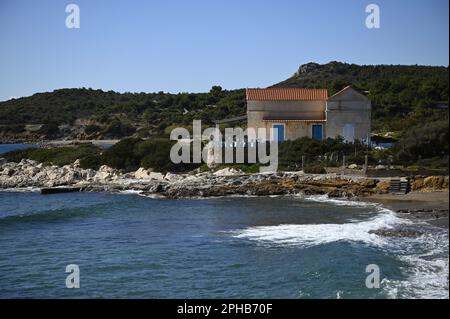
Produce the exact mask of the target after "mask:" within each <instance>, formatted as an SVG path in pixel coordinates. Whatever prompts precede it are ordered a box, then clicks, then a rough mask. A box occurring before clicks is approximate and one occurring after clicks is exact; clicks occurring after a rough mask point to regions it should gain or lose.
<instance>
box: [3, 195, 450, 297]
mask: <svg viewBox="0 0 450 319" xmlns="http://www.w3.org/2000/svg"><path fill="white" fill-rule="evenodd" d="M397 227H402V228H405V227H406V228H408V227H409V228H414V229H417V228H419V229H420V230H421V231H422V232H423V235H421V236H419V237H415V238H387V237H381V236H378V235H376V234H373V233H370V231H371V230H376V229H384V228H397ZM69 265H76V267H77V274H78V276H79V288H68V285H67V283H66V281H67V279H68V276H70V275H71V274H72V273H71V272H70V268H69V270H67V269H68V268H67V267H68V266H69ZM66 271H69V272H66ZM367 281H369V284H367ZM448 297H449V293H448V230H447V229H442V228H435V227H433V226H430V225H427V224H425V223H423V224H421V223H418V222H416V221H415V222H414V223H412V222H411V221H409V220H407V219H402V218H399V217H398V216H396V215H395V213H393V212H392V211H390V210H388V209H385V208H383V207H381V206H378V205H376V204H369V203H364V202H357V201H348V200H337V199H330V198H328V197H326V196H302V195H297V196H282V197H227V198H212V199H178V200H172V199H170V200H169V199H162V198H149V197H144V196H140V195H139V194H137V193H134V192H125V193H117V194H111V193H66V194H55V195H41V194H40V193H39V192H38V191H36V190H33V189H23V190H20V191H19V190H17V189H15V190H9V191H8V190H7V191H2V192H0V298H327V299H336V298H337V299H340V298H342V299H346V298H352V299H353V298H358V299H359V298H448Z"/></svg>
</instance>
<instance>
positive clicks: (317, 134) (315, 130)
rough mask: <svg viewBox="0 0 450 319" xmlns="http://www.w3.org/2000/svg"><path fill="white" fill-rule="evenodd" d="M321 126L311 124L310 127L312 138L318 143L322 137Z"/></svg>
mask: <svg viewBox="0 0 450 319" xmlns="http://www.w3.org/2000/svg"><path fill="white" fill-rule="evenodd" d="M322 135H323V134H322V125H320V124H313V126H312V138H313V139H315V140H318V141H321V140H322V138H323V136H322Z"/></svg>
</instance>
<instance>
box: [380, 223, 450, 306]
mask: <svg viewBox="0 0 450 319" xmlns="http://www.w3.org/2000/svg"><path fill="white" fill-rule="evenodd" d="M418 248H419V250H421V251H423V252H417V249H418ZM392 250H393V252H394V253H396V255H397V256H398V259H399V260H401V261H402V262H404V263H405V264H406V265H408V266H407V267H402V272H403V273H404V274H405V275H406V276H407V279H406V280H389V279H384V280H383V281H382V283H381V284H382V288H383V289H384V290H385V291H386V292H387V295H388V296H389V297H390V298H430V299H438V298H439V299H448V298H449V290H448V288H449V287H448V276H449V268H448V267H449V262H448V231H445V230H442V231H441V232H440V233H434V234H433V235H430V234H428V235H424V236H421V237H419V238H417V239H403V240H401V241H400V242H399V243H398V244H397V246H396V247H392Z"/></svg>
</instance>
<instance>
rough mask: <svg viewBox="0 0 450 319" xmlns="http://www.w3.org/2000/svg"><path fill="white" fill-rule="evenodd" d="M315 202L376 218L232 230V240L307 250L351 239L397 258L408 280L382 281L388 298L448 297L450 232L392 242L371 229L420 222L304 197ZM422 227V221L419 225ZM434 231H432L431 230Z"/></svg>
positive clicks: (325, 198) (356, 203) (343, 202)
mask: <svg viewBox="0 0 450 319" xmlns="http://www.w3.org/2000/svg"><path fill="white" fill-rule="evenodd" d="M301 197H302V199H304V200H307V201H315V202H327V203H330V204H332V205H338V206H357V207H373V208H374V210H376V211H377V213H378V214H377V215H376V216H375V217H372V218H369V219H366V220H363V221H353V222H349V223H345V224H303V225H286V224H284V225H275V226H255V227H248V228H245V229H241V230H234V231H231V232H230V234H231V236H232V237H234V238H237V239H244V240H249V241H253V242H256V243H257V244H259V245H262V246H272V247H274V246H275V247H277V246H282V247H285V246H293V247H301V248H308V247H313V246H318V245H324V244H330V243H333V242H339V241H346V242H354V243H359V244H363V245H369V246H373V247H376V248H380V249H382V251H383V253H387V254H390V255H393V256H395V258H397V259H398V260H399V261H400V262H401V264H402V265H403V266H402V267H401V271H402V273H403V274H404V275H405V276H406V277H407V279H406V280H389V279H383V280H382V282H381V288H382V289H383V290H384V291H385V293H386V296H387V297H388V298H449V290H448V288H449V287H448V276H449V262H448V240H449V239H448V230H445V229H436V228H435V227H432V226H425V225H423V227H428V228H430V227H431V228H433V229H432V231H431V232H428V233H426V234H425V235H422V236H419V237H417V238H387V237H382V236H378V235H376V234H373V233H371V232H370V231H374V230H379V229H394V228H396V227H399V226H406V227H409V226H414V225H417V224H418V223H419V222H414V224H413V222H412V221H410V220H408V219H403V218H399V217H397V216H396V214H395V213H394V212H393V211H391V210H389V209H386V208H383V207H381V206H380V205H378V204H372V203H364V202H359V201H350V200H341V199H331V198H328V196H326V195H325V196H301ZM419 224H420V223H419ZM428 230H429V231H430V229H428Z"/></svg>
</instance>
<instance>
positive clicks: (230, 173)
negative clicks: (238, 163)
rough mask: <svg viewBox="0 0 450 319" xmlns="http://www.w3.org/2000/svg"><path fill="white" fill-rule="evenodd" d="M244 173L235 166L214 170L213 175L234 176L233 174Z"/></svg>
mask: <svg viewBox="0 0 450 319" xmlns="http://www.w3.org/2000/svg"><path fill="white" fill-rule="evenodd" d="M240 174H242V172H241V171H238V170H237V169H234V168H229V167H225V168H224V169H220V170H218V171H217V172H214V173H213V175H215V176H233V175H240Z"/></svg>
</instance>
